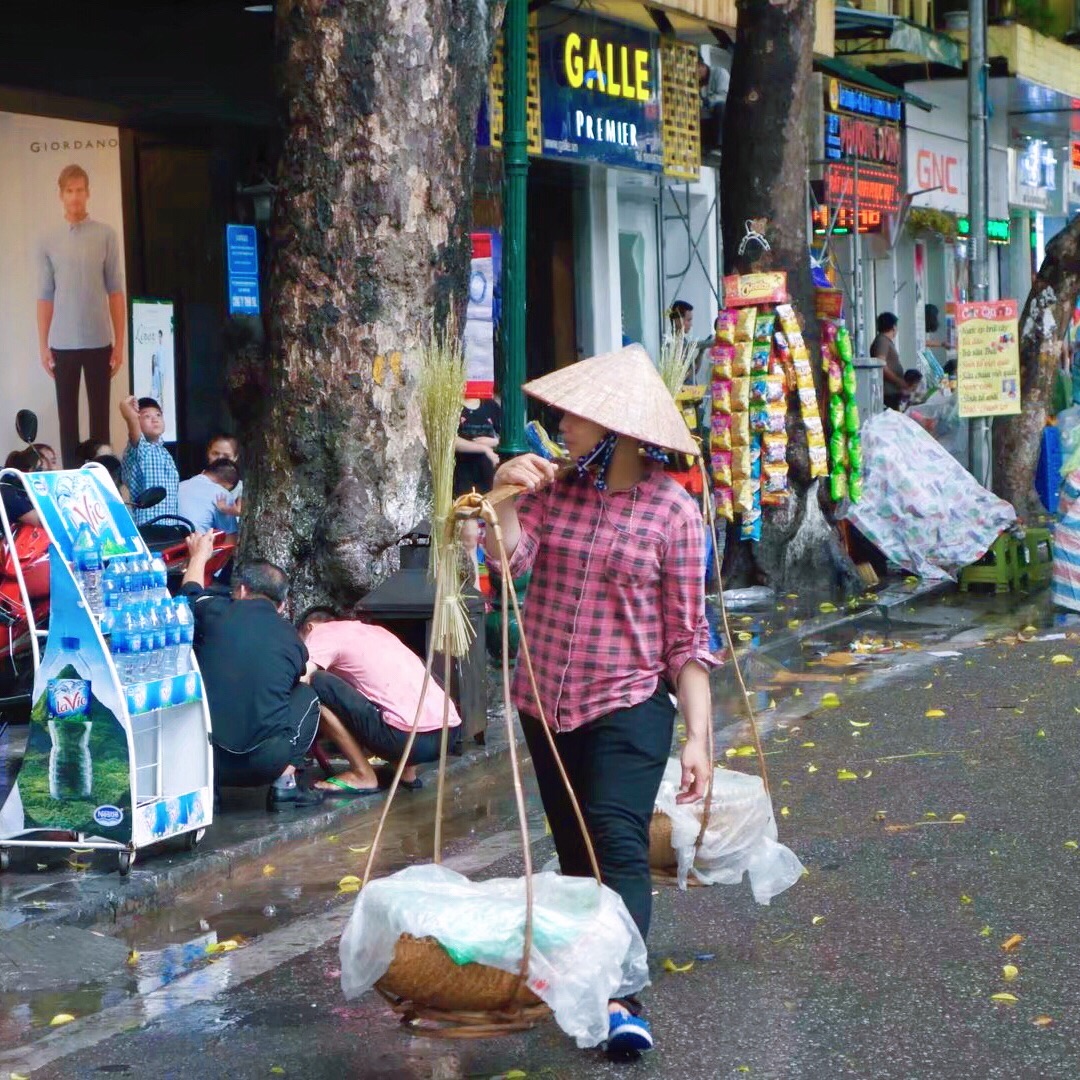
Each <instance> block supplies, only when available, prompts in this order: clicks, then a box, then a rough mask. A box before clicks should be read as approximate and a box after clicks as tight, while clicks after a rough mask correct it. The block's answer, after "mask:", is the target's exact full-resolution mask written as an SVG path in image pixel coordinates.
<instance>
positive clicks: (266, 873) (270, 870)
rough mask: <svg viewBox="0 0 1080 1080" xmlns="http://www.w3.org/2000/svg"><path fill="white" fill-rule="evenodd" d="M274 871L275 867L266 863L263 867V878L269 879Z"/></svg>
mask: <svg viewBox="0 0 1080 1080" xmlns="http://www.w3.org/2000/svg"><path fill="white" fill-rule="evenodd" d="M276 869H277V867H276V866H271V865H270V864H269V863H267V864H266V865H265V866H264V867H263V877H269V876H270V875H271V874H272V873H273V872H274V871H275V870H276Z"/></svg>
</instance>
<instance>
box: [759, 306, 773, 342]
mask: <svg viewBox="0 0 1080 1080" xmlns="http://www.w3.org/2000/svg"><path fill="white" fill-rule="evenodd" d="M775 325H776V316H775V315H773V314H771V313H768V314H765V315H759V316H758V317H757V318H756V319H755V320H754V344H755V345H770V344H771V343H772V336H773V327H774V326H775Z"/></svg>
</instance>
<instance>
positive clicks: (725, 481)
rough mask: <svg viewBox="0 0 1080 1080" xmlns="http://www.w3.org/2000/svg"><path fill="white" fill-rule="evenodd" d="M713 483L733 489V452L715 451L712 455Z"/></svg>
mask: <svg viewBox="0 0 1080 1080" xmlns="http://www.w3.org/2000/svg"><path fill="white" fill-rule="evenodd" d="M711 464H712V474H713V483H714V484H717V485H719V486H720V487H731V451H730V450H714V451H713V452H712V455H711Z"/></svg>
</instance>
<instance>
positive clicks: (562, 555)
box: [489, 468, 715, 731]
mask: <svg viewBox="0 0 1080 1080" xmlns="http://www.w3.org/2000/svg"><path fill="white" fill-rule="evenodd" d="M517 512H518V520H519V521H520V523H521V539H520V541H519V542H518V546H517V548H516V549H515V550H514V554H513V555H512V556H511V558H510V573H511V575H512V576H513V577H518V576H519V575H521V574H523V573H524V572H525V571H526V570H529V569H530V568H531V569H532V571H533V577H532V581H531V583H530V584H529V590H528V595H527V597H526V600H525V605H524V611H523V616H524V620H525V632H526V633H527V635H528V643H529V652H530V655H531V656H532V661H533V670H534V672H535V675H536V683H537V687H538V688H539V691H540V700H541V703H542V704H543V707H544V714H545V716H546V717H547V721H548V723H549V724H550V725H551V726H552V727H553V728H554V729H555V730H556V731H572V730H573V729H574V728H577V727H580V726H581V725H582V724H587V723H588V722H589V721H590V720H595V719H596V718H597V717H599V716H603V715H604V714H605V713H609V712H613V711H614V710H616V709H624V708H628V707H629V706H631V705H637V704H640V703H641V702H642V701H646V700H648V698H650V697H651V696H652V695H653V693H655V691H656V687H657V685H658V682H659V680H660V678H661V677H662V676H663V677H665V678H666V679H667V680H668V683H669V684H670V685H671V686H672V687H673V688H674V687H675V686H676V684H677V681H678V678H679V673H680V672H681V671H682V669H683V665H685V664H686V663H688V662H689V661H691V660H696V661H698V662H699V663H700V664H702V665H704V666H705V667H712V666H714V665H715V660H714V659H713V657H712V655H711V654H710V652H709V647H708V645H709V630H708V625H707V624H706V621H705V581H704V570H705V533H704V529H703V526H702V523H701V513H700V511H699V510H698V508H697V506H696V505H695V503H694V500H693V499H692V498H691V497H690V496H689V495H688V494H687V493H686V492H685V491H683V489H682V488H681V487H679V485H678V484H676V483H675V482H674V481H673V480H672V479H671V478H670V477H668V476H666V475H665V474H664V472H663V471H662V470H661V469H658V468H650V469H649V471H648V472H647V474H646V476H645V477H644V478H643V479H642V481H641V482H640V483H639V484H638V485H637V486H636V487H635V488H633V489H631V490H629V491H618V492H599V491H597V490H596V488H595V486H594V485H593V481H592V479H591V478H588V479H585V478H581V477H578V476H576V475H573V474H572V475H570V476H568V477H564V478H561V479H559V480H556V481H555V483H554V484H552V485H551V487H549V488H547V489H545V490H544V491H542V492H540V493H538V494H536V495H525V496H521V497H519V498H518V502H517ZM489 561H490V562H491V563H492V564H493V565H494V566H495V568H496V569H498V560H497V558H495V557H494V555H493V554H491V553H489ZM513 700H514V704H515V705H516V706H517V707H518V708H519V709H520V710H521V711H522V712H524V713H527V714H529V715H532V716H537V715H539V713H538V710H537V707H536V703H535V701H534V700H533V695H532V690H531V688H530V686H529V678H528V673H527V671H526V670H525V664H524V663H523V662H522V661H521V658H520V654H519V658H518V664H517V671H516V672H515V674H514V685H513Z"/></svg>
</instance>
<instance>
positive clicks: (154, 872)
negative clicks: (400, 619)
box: [0, 583, 1031, 931]
mask: <svg viewBox="0 0 1080 1080" xmlns="http://www.w3.org/2000/svg"><path fill="white" fill-rule="evenodd" d="M949 592H951V586H950V585H949V584H948V583H946V584H945V585H944V586H942V585H941V584H938V583H935V584H933V585H929V586H927V585H923V584H919V585H917V586H910V585H905V584H898V585H894V586H891V587H890V588H886V589H882V590H880V591H879V593H878V594H876V596H873V597H871V598H869V599H868V598H862V599H860V600H859V602H858V604H857V605H851V606H848V605H843V606H839V607H838V608H836V609H833V610H827V611H825V612H821V611H820V604H819V602H818V601H817V600H816V599H815V600H810V599H808V600H806V601H803V602H799V603H794V604H793V603H792V601H791V599H790V598H788V599H787V600H785V599H784V598H780V599H779V601H778V603H777V604H773V605H769V610H767V611H762V610H760V609H759V610H755V611H749V610H748V611H738V612H732V613H731V620H732V629H733V632H735V633H737V634H744V633H745V634H749V635H750V641H749V642H747V641H745V640H742V641H737V644H739V645H740V654H741V655H742V656H743V657H744V668H745V669H746V671H747V673H748V678H749V679H751V680H755V681H766V682H767V681H768V673H769V672H770V671H774V670H775V669H776V668H777V667H781V666H785V665H786V664H790V663H791V662H794V663H795V666H799V664H800V663H801V658H802V655H803V653H804V652H805V651H806V649H807V647H808V646H809V647H811V648H813V647H814V646H815V645H819V644H821V643H823V642H826V641H833V643H834V646H833V647H835V648H841V649H842V648H846V647H847V640H848V639H849V638H851V637H854V636H855V635H856V634H857V633H859V632H860V631H861V630H862V629H863V628H869V629H871V630H873V631H875V632H878V633H881V632H885V633H889V632H890V628H893V627H895V626H897V625H902V624H903V622H904V620H905V619H911V617H913V616H914V617H916V618H920V619H922V620H923V621H922V622H921V623H920V625H921V626H926V625H928V624H927V622H926V617H927V616H929V615H930V614H931V613H933V612H934V611H935V607H934V605H935V602H936V601H939V600H941V599H942V598H943V597H944V596H946V595H947V594H948V593H949ZM971 604H972V605H973V606H964V607H960V608H957V609H954V610H951V611H950V612H949V614H948V616H947V617H946V618H945V619H944V622H943V625H944V627H945V629H944V630H943V631H942V634H943V635H945V634H949V633H955V632H958V631H959V630H960V629H963V628H964V627H965V626H967V625H970V624H971V623H972V622H973V621H975V620H977V619H979V618H982V617H985V616H986V615H987V614H991V615H999V614H1000V613H1001V611H1002V610H1003V609H1004V610H1005V611H1011V612H1013V615H1014V617H1015V618H1016V619H1020V620H1022V621H1026V620H1027V619H1029V618H1030V617H1031V616H1030V615H1029V614H1027V613H1025V612H1023V611H1020V612H1016V610H1015V605H1016V602H1015V600H1011V601H1010V600H1008V599H1006V600H1005V601H1001V600H998V599H995V598H987V599H986V600H973V601H972V602H971ZM777 609H779V610H777ZM796 613H798V614H801V615H802V616H803V617H802V618H801V619H799V620H798V626H797V627H790V626H789V625H788V624H789V623H790V622H791V621H792V616H793V615H794V614H796ZM937 614H941V613H937ZM939 621H941V620H939ZM933 623H934V619H933V618H931V619H930V622H929V625H933ZM744 628H747V629H744ZM743 649H745V650H746V651H745V653H744V652H743ZM498 683H499V679H498V678H497V673H493V675H492V687H491V696H490V700H491V701H492V702H493V703H494V704H493V706H492V708H491V717H490V722H489V726H488V731H487V737H486V740H485V744H484V745H483V746H478V745H476V744H473V743H470V744H469V745H466V746H465V747H464V752H463V754H462V756H460V757H452V758H451V759H450V762H449V763H448V769H449V774H450V775H451V776H453V777H454V778H456V780H457V782H459V783H460V782H461V779H462V778H463V777H464V776H465V775H467V774H468V771H469V770H470V769H471V768H473V767H474V766H476V765H477V764H479V763H480V762H483V761H486V760H489V759H491V758H494V757H497V756H501V755H502V754H504V753H505V751H506V749H507V736H506V728H505V724H504V722H503V716H502V702H501V687H500V686H498V685H497V684H498ZM714 693H715V694H716V698H717V702H716V711H717V712H718V714H720V715H721V716H722V715H724V714H725V713H731V714H740V713H741V712H742V708H741V704H740V703H738V702H737V701H736V694H735V689H734V679H733V676H732V671H731V668H730V666H728V667H726V668H725V669H724V670H723V671H722V672H721V673H720V674H719V676H718V678H717V685H716V689H715V691H714ZM765 697H766V698H769V695H768V694H766V695H765ZM776 697H779V695H778V694H776V693H775V691H774V692H773V698H776ZM813 700H814V698H813V696H812V695H811V696H808V697H807V698H805V699H797V700H794V701H787V702H781V706H780V708H781V709H782V710H783V712H784V715H791V713H792V709H793V708H794V709H808V708H810V707H811V703H812V702H813ZM775 705H776V701H775V700H773V699H770V703H769V704H764V703H763V704H762V705H761V707H762V708H763V709H767V708H772V707H775ZM766 726H767V725H766ZM9 767H10V763H9ZM2 771H3V762H0V781H2ZM425 779H426V782H427V783H428V784H433V782H434V771H433V769H428V770H426V772H425ZM223 798H224V802H223V808H222V812H221V814H220V815H219V816H218V817H217V818H216V819H215V821H214V824H213V825H212V826H211V828H210V829H209V830H208V832H207V836H206V838H205V839H204V841H203V843H202V844H201V845H200V846H199V848H198V849H197V850H196V851H194V852H186V851H182V850H181V849H180V847H179V842H178V841H177V842H174V843H172V844H170V843H168V842H167V843H165V844H162V845H161V846H160V847H156V848H151V849H149V850H147V851H145V852H141V853H140V855H139V858H138V860H137V861H136V863H135V866H134V868H133V869H132V871H131V874H130V876H129V877H127V878H122V877H120V875H119V874H118V873H117V871H116V858H115V855H113V854H111V853H99V854H95V855H92V856H91V855H82V856H79V857H78V858H75V857H74V856H72V855H71V853H70V852H69V851H67V850H66V849H56V850H52V851H48V850H38V851H26V850H23V851H20V850H18V849H12V865H11V869H10V870H9V871H8V872H6V873H4V874H0V931H4V930H10V929H12V928H14V927H16V926H24V925H50V924H51V925H57V924H70V925H77V926H89V925H92V924H93V923H95V922H100V921H102V920H106V921H107V920H110V919H113V920H114V919H116V918H118V917H119V916H121V915H123V914H126V913H133V912H138V911H147V910H151V909H153V908H155V907H156V906H158V905H160V904H162V903H163V902H164V901H165V900H166V899H167V898H168V897H169V896H171V895H174V894H175V893H176V892H177V891H178V890H180V889H190V888H191V887H193V886H194V885H195V884H197V883H198V882H199V881H201V880H203V879H205V878H212V877H217V878H221V879H226V878H229V877H230V876H232V874H233V871H234V869H236V868H237V867H238V866H239V864H241V863H246V862H249V861H252V860H256V859H261V858H262V859H265V858H266V857H267V856H268V855H269V854H270V853H271V852H272V851H274V850H276V849H278V848H280V847H282V846H285V845H288V844H294V843H296V842H298V841H303V840H305V839H307V838H312V837H315V836H318V835H321V834H325V833H332V832H335V831H337V830H338V829H340V828H341V827H342V826H343V824H345V823H346V821H348V822H352V821H353V820H354V819H355V818H356V816H357V815H369V816H371V817H372V818H374V816H375V815H376V814H377V813H378V812H379V811H380V810H381V807H382V805H383V802H384V800H385V796H384V795H380V796H376V797H374V798H365V799H361V800H353V799H348V798H343V799H328V800H327V801H326V802H325V803H324V804H323V805H322V806H320V807H318V808H314V809H311V810H305V811H288V812H285V813H280V814H268V813H266V811H265V810H264V808H263V798H264V792H263V791H262V790H259V791H242V790H238V789H226V791H225V792H224V796H223ZM79 860H82V861H79Z"/></svg>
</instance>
